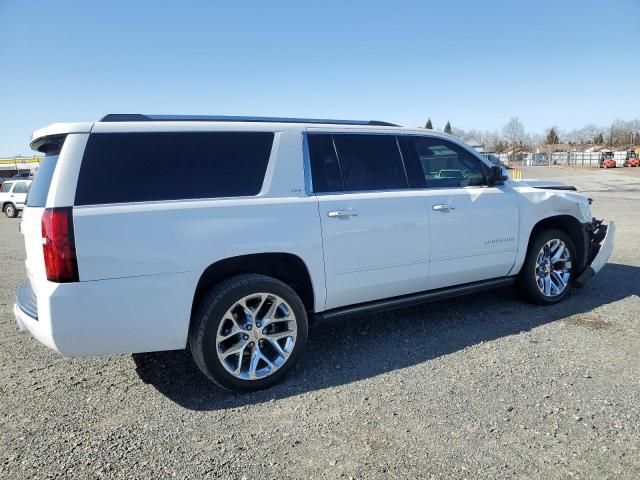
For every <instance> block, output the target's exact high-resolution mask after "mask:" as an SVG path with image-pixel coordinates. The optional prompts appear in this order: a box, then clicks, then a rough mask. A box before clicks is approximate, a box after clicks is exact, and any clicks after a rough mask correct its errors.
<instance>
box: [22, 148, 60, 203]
mask: <svg viewBox="0 0 640 480" xmlns="http://www.w3.org/2000/svg"><path fill="white" fill-rule="evenodd" d="M56 163H58V155H57V153H56V154H55V155H45V156H44V158H43V159H42V161H41V162H40V166H39V167H38V171H37V172H36V175H35V177H34V178H33V183H32V184H31V188H30V189H29V195H27V207H44V206H45V204H46V203H47V195H49V187H50V186H51V179H52V178H53V172H54V171H55V169H56Z"/></svg>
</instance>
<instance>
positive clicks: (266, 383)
mask: <svg viewBox="0 0 640 480" xmlns="http://www.w3.org/2000/svg"><path fill="white" fill-rule="evenodd" d="M254 293H270V294H273V295H277V296H279V297H281V298H282V299H283V300H284V301H285V302H287V303H288V304H289V306H290V307H291V310H292V311H293V314H294V315H295V318H296V328H297V333H296V340H295V344H294V346H293V350H292V351H291V353H290V354H289V356H288V358H287V359H286V360H285V362H284V364H282V366H280V367H279V368H278V369H277V370H276V371H275V372H273V373H271V374H269V375H268V376H266V377H263V378H259V379H253V380H248V379H241V378H237V377H236V376H234V375H232V374H231V373H230V372H228V371H227V369H225V367H224V366H223V365H222V363H221V360H220V359H219V358H218V353H217V348H218V346H217V344H216V334H217V332H218V327H219V326H220V323H221V322H222V321H223V320H224V315H225V313H226V312H227V310H229V309H230V308H231V307H232V306H233V305H234V303H236V302H237V301H239V300H240V299H242V298H244V297H246V296H248V295H251V294H254ZM307 337H308V321H307V312H306V309H305V307H304V304H303V303H302V301H301V300H300V297H299V296H298V295H297V294H296V292H295V291H294V290H293V289H292V288H291V287H289V286H288V285H286V284H285V283H283V282H281V281H280V280H277V279H275V278H272V277H268V276H266V275H258V274H247V275H238V276H235V277H231V278H229V279H227V280H225V281H223V282H221V283H219V284H218V285H216V286H215V287H213V288H212V289H211V290H210V291H209V292H208V293H207V294H206V295H205V296H204V298H203V299H202V301H201V302H200V304H199V305H198V307H197V309H196V313H195V315H194V317H193V319H192V326H191V329H190V332H189V348H190V350H191V354H192V355H193V358H194V360H195V362H196V364H197V365H198V367H199V368H200V370H201V371H202V372H203V373H204V374H205V375H206V376H207V377H208V378H209V379H210V380H211V381H213V382H214V383H215V384H217V385H218V386H220V387H222V388H224V389H226V390H230V391H234V392H249V391H254V390H262V389H265V388H268V387H270V386H272V385H273V384H275V383H277V382H278V381H280V380H281V379H282V377H284V376H285V375H286V374H287V372H288V371H289V370H290V369H291V368H292V367H293V366H294V365H295V363H296V362H297V361H298V360H299V359H300V356H301V355H302V354H303V352H304V350H305V347H306V343H307Z"/></svg>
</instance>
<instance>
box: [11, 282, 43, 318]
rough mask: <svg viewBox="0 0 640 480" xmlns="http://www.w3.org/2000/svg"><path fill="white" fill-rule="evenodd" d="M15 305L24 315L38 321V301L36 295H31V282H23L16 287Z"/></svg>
mask: <svg viewBox="0 0 640 480" xmlns="http://www.w3.org/2000/svg"><path fill="white" fill-rule="evenodd" d="M16 303H17V304H18V307H19V308H20V310H22V311H23V312H24V313H26V314H27V315H29V316H30V317H31V318H33V319H34V320H37V319H38V300H37V298H36V294H35V293H33V289H32V288H31V282H29V280H25V281H24V282H22V283H21V284H20V286H19V287H18V292H17V293H16Z"/></svg>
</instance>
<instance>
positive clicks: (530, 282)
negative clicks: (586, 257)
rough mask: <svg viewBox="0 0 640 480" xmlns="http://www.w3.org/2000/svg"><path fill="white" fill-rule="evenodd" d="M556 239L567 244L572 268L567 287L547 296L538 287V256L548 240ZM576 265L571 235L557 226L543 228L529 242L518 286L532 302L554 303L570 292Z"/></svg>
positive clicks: (539, 303) (538, 303)
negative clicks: (556, 227)
mask: <svg viewBox="0 0 640 480" xmlns="http://www.w3.org/2000/svg"><path fill="white" fill-rule="evenodd" d="M554 239H558V240H561V241H562V242H564V244H565V245H566V247H567V249H568V250H569V254H570V256H571V263H572V265H571V267H572V268H571V271H570V275H569V281H568V282H567V286H566V288H565V289H564V290H563V291H562V292H561V293H559V294H557V295H553V296H547V295H545V294H544V293H543V292H541V291H540V288H538V283H537V281H536V260H537V257H538V253H539V252H540V250H541V249H542V247H543V246H544V245H545V244H546V243H547V242H549V241H551V240H554ZM576 267H577V263H576V249H575V246H574V244H573V241H572V240H571V237H569V235H567V234H566V233H565V232H563V231H562V230H558V229H555V228H554V229H547V230H543V231H541V232H539V233H538V234H537V235H536V237H535V238H534V239H533V240H532V242H531V243H530V244H529V250H528V251H527V257H526V259H525V261H524V265H522V269H521V270H520V274H519V276H518V287H519V289H520V291H521V293H522V294H523V295H524V296H525V297H526V299H527V300H529V301H530V302H532V303H534V304H536V305H554V304H556V303H558V302H560V301H562V299H564V297H566V296H567V294H568V293H569V290H571V284H572V282H573V279H574V278H575V275H576V271H575V269H576Z"/></svg>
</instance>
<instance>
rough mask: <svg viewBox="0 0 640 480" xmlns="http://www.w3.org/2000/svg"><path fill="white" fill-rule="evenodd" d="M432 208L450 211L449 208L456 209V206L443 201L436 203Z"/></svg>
mask: <svg viewBox="0 0 640 480" xmlns="http://www.w3.org/2000/svg"><path fill="white" fill-rule="evenodd" d="M431 208H432V209H433V210H436V211H438V212H448V211H449V210H455V209H456V207H454V206H453V205H448V204H446V203H441V204H439V205H434V206H433V207H431Z"/></svg>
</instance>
